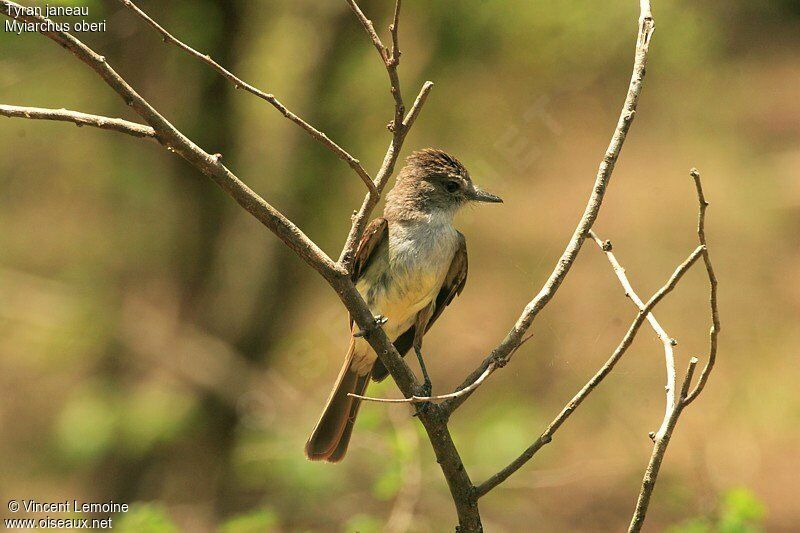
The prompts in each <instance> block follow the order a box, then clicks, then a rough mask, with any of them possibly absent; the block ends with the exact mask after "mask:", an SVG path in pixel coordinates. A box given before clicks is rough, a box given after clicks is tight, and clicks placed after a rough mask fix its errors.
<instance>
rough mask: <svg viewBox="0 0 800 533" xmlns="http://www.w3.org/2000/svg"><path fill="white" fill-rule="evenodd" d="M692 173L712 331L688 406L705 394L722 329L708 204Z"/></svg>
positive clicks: (693, 170)
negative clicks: (708, 233) (708, 235)
mask: <svg viewBox="0 0 800 533" xmlns="http://www.w3.org/2000/svg"><path fill="white" fill-rule="evenodd" d="M690 173H691V176H692V179H693V180H694V184H695V187H696V189H697V200H698V202H699V203H700V209H699V212H698V214H697V237H698V239H699V240H700V244H702V245H703V246H705V247H706V251H705V253H704V254H703V262H704V263H705V265H706V273H707V274H708V283H709V285H710V296H709V306H710V308H711V330H710V331H709V348H708V360H707V361H706V366H705V367H704V368H703V371H702V372H701V373H700V379H698V380H697V385H695V387H694V389H693V390H692V392H691V393H690V394H689V396H688V397H687V398H686V404H687V405H688V404H690V403H692V402H693V401H694V399H695V398H697V396H698V395H699V394H700V393H701V392H703V388H704V387H705V386H706V382H707V381H708V376H709V375H710V374H711V371H712V370H713V369H714V363H715V362H716V360H717V337H718V336H719V331H720V329H721V326H720V321H719V307H718V304H717V276H716V274H714V267H713V266H712V265H711V256H710V255H709V252H708V245H707V243H706V209H707V208H708V202H707V201H706V197H705V195H704V194H703V184H702V183H701V182H700V172H698V171H697V169H696V168H693V169H692V170H691V172H690Z"/></svg>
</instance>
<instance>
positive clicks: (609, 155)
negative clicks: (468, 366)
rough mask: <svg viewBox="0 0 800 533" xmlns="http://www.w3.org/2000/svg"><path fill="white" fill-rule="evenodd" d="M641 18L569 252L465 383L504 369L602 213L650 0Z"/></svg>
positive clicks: (640, 63) (639, 69)
mask: <svg viewBox="0 0 800 533" xmlns="http://www.w3.org/2000/svg"><path fill="white" fill-rule="evenodd" d="M640 10H641V14H640V18H639V31H638V35H637V39H636V53H635V60H634V65H633V73H632V75H631V81H630V85H629V86H628V94H627V97H626V98H625V104H624V105H623V106H622V112H621V113H620V117H619V121H618V122H617V127H616V128H615V130H614V134H613V136H612V138H611V142H610V144H609V146H608V149H607V150H606V153H605V156H604V157H603V160H602V162H601V163H600V167H599V169H598V171H597V176H596V178H595V182H594V187H593V188H592V193H591V195H590V197H589V201H588V203H587V205H586V209H585V211H584V213H583V216H582V217H581V219H580V221H579V222H578V226H577V227H576V228H575V232H574V233H573V235H572V238H571V239H570V241H569V244H568V245H567V248H566V250H564V253H563V254H562V255H561V258H560V259H559V260H558V263H556V266H555V268H554V269H553V272H552V273H551V274H550V277H549V278H548V279H547V281H546V282H545V284H544V286H543V287H542V289H541V290H540V291H539V293H538V294H537V295H536V296H535V297H534V298H533V300H531V301H530V302H529V303H528V305H526V306H525V309H524V310H523V311H522V314H521V315H520V317H519V318H518V319H517V322H516V323H515V324H514V327H512V328H511V331H509V332H508V334H507V335H506V337H505V338H504V339H503V341H502V342H501V343H500V344H499V345H498V346H497V347H496V348H495V349H494V350H492V353H491V354H490V355H489V356H488V357H487V358H485V359H484V360H483V362H482V363H481V364H480V366H479V367H478V368H477V369H475V370H474V371H473V372H472V374H470V375H469V376H467V378H466V379H465V380H464V383H472V382H473V381H475V379H476V378H477V376H479V375H480V374H482V373H483V371H484V370H485V369H486V367H487V366H488V365H489V363H490V362H491V361H497V362H498V363H499V364H500V366H504V365H505V364H506V363H507V362H508V361H509V360H510V358H511V355H512V353H513V351H514V349H515V348H516V347H518V346H519V343H520V341H521V340H522V339H523V337H524V336H525V333H526V332H527V331H528V329H529V328H530V327H531V325H532V324H533V321H534V319H535V318H536V316H537V315H538V314H539V312H540V311H541V310H542V309H544V307H545V306H546V305H547V304H548V303H549V302H550V301H551V300H552V298H553V296H555V294H556V291H558V288H559V287H560V286H561V283H562V282H563V281H564V278H566V276H567V274H568V273H569V270H570V268H572V265H573V264H574V263H575V260H576V259H577V257H578V253H579V252H580V249H581V246H583V241H584V240H585V239H586V236H587V235H588V234H589V230H590V229H592V225H593V224H594V221H595V220H596V219H597V215H598V213H599V212H600V208H601V206H602V204H603V198H604V196H605V192H606V188H607V187H608V184H609V182H610V180H611V175H612V173H613V171H614V165H615V164H616V162H617V159H618V158H619V154H620V151H621V150H622V146H623V144H624V143H625V138H626V137H627V134H628V131H629V130H630V127H631V124H632V123H633V119H634V117H635V115H636V107H637V105H638V103H639V95H640V94H641V92H642V81H643V80H644V76H645V67H646V66H647V53H648V51H649V48H650V38H651V36H652V34H653V30H654V28H655V23H654V21H653V16H652V13H651V11H650V1H649V0H640ZM468 397H469V394H466V395H463V396H459V397H458V398H454V399H452V400H449V401H447V402H445V403H444V404H443V405H442V407H443V408H444V409H445V410H447V411H449V412H453V411H455V410H456V409H457V408H458V407H459V406H460V405H461V404H462V403H463V402H464V401H466V399H467V398H468Z"/></svg>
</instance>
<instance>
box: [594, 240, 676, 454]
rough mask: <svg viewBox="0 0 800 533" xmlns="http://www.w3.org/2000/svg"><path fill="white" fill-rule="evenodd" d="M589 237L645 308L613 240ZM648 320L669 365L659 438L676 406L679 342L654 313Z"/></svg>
mask: <svg viewBox="0 0 800 533" xmlns="http://www.w3.org/2000/svg"><path fill="white" fill-rule="evenodd" d="M589 237H591V238H592V239H594V242H595V243H597V246H598V247H599V248H600V249H601V250H602V251H603V252H605V254H606V257H607V258H608V261H609V263H611V267H612V268H613V269H614V273H615V274H616V275H617V278H618V279H619V281H620V283H621V284H622V288H623V289H625V296H627V297H628V298H630V299H631V301H632V302H633V303H634V304H635V305H636V307H638V308H639V310H642V309H644V302H642V300H641V298H639V296H638V295H637V294H636V291H634V290H633V287H632V286H631V283H630V281H629V280H628V276H627V275H626V274H625V269H624V268H622V265H620V264H619V261H617V258H616V256H615V255H614V252H612V251H611V241H603V240H602V239H600V238H599V237H598V236H597V234H596V233H595V232H594V231H589ZM647 321H648V322H649V323H650V326H651V327H652V328H653V331H655V332H656V335H657V336H658V338H659V340H661V343H662V344H663V345H664V359H665V364H666V367H667V386H666V391H667V392H666V394H667V403H666V410H665V414H664V423H663V424H662V426H661V428H660V429H659V430H658V431H657V432H656V437H655V438H659V437H661V436H663V435H664V432H665V431H666V429H667V419H668V418H669V414H670V413H671V412H672V410H673V409H674V408H675V386H676V385H675V352H674V350H673V347H674V346H675V345H676V344H677V342H676V341H675V339H673V338H672V337H670V336H669V335H667V332H666V331H664V328H662V327H661V324H659V323H658V320H656V317H655V316H654V315H653V313H648V314H647Z"/></svg>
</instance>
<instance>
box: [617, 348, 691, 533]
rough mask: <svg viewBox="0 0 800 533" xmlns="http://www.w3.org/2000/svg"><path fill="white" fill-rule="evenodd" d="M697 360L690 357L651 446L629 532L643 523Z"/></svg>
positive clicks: (638, 529)
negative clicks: (678, 390) (672, 404)
mask: <svg viewBox="0 0 800 533" xmlns="http://www.w3.org/2000/svg"><path fill="white" fill-rule="evenodd" d="M697 362H698V360H697V358H696V357H692V359H691V361H690V362H689V368H688V369H687V370H686V376H685V377H684V378H683V385H682V386H681V394H680V398H679V401H678V402H677V403H676V404H675V407H674V408H673V409H672V411H671V412H670V414H669V417H668V419H667V424H666V431H664V434H663V435H662V436H661V437H658V438H656V443H655V446H653V454H652V455H651V456H650V463H649V464H648V465H647V470H645V473H644V479H643V480H642V489H641V491H640V492H639V498H638V500H637V502H636V510H635V511H634V513H633V518H632V519H631V524H630V526H629V527H628V532H629V533H636V532H638V531H641V529H642V525H643V524H644V519H645V515H646V514H647V508H648V506H649V505H650V497H651V496H652V495H653V489H654V488H655V486H656V480H657V479H658V472H659V470H660V469H661V463H662V462H663V461H664V454H666V452H667V446H669V441H670V438H672V432H673V430H674V429H675V425H676V424H677V423H678V418H679V417H680V415H681V412H682V411H683V408H684V407H686V405H688V404H687V402H686V400H687V397H686V395H687V392H688V391H689V385H690V383H691V382H692V376H694V371H695V367H696V366H697Z"/></svg>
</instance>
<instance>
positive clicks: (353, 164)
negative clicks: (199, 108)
mask: <svg viewBox="0 0 800 533" xmlns="http://www.w3.org/2000/svg"><path fill="white" fill-rule="evenodd" d="M119 2H121V3H122V4H123V5H124V6H125V7H127V8H128V9H130V10H131V11H133V13H135V14H136V16H138V17H139V18H140V19H142V20H143V21H145V22H146V23H147V24H149V25H150V26H152V27H153V29H155V30H156V31H157V32H158V33H159V34H161V37H162V39H163V40H164V42H165V43H171V44H174V45H175V46H177V47H178V48H180V49H181V50H183V51H184V52H186V53H187V54H189V55H191V56H193V57H195V58H197V59H199V60H200V61H202V62H203V63H206V64H207V65H210V66H211V68H213V69H214V70H216V71H217V72H219V73H220V74H221V75H222V76H223V77H225V78H226V79H227V80H228V81H230V82H231V83H233V86H234V87H236V88H237V89H244V90H245V91H247V92H249V93H251V94H254V95H256V96H257V97H259V98H261V99H262V100H265V101H266V102H268V103H269V104H270V105H272V106H273V107H274V108H275V109H277V110H278V111H280V112H281V114H282V115H283V116H285V117H286V118H288V119H289V120H291V121H292V122H294V123H295V124H297V125H298V126H300V127H301V128H303V130H305V132H306V133H308V134H309V135H310V136H311V137H313V138H314V139H316V140H317V141H319V142H320V143H322V145H323V146H325V148H327V149H328V150H330V151H331V152H333V153H334V154H336V155H337V156H338V157H339V158H340V159H341V160H342V161H344V162H345V163H347V164H348V165H349V166H350V168H352V169H353V171H355V173H356V174H358V177H359V178H361V181H363V182H364V184H365V185H366V186H367V188H368V189H369V190H370V191H371V192H373V193H375V192H376V190H375V184H374V183H373V182H372V177H370V175H369V174H368V173H367V171H366V170H364V167H363V166H361V163H360V162H359V160H358V159H356V158H355V157H353V156H352V155H350V153H349V152H347V150H345V149H344V148H342V147H341V146H339V145H338V144H336V143H335V142H334V141H333V140H331V139H330V138H329V137H328V136H327V135H326V134H325V133H323V132H321V131H319V130H318V129H316V128H315V127H314V126H312V125H311V124H309V123H308V122H306V121H304V120H303V119H301V118H300V117H298V116H297V115H295V114H294V113H292V112H291V111H289V109H287V108H286V106H285V105H283V104H282V103H281V102H279V101H278V99H277V98H275V96H274V95H273V94H269V93H265V92H264V91H262V90H260V89H258V88H256V87H254V86H253V85H251V84H249V83H247V82H245V81H244V80H242V79H241V78H239V77H237V76H236V75H235V74H233V73H232V72H231V71H229V70H228V69H226V68H225V67H223V66H222V65H220V64H219V63H217V62H216V61H214V59H212V58H211V56H210V55H208V54H203V53H201V52H198V51H197V50H195V49H194V48H192V47H191V46H189V45H187V44H186V43H184V42H183V41H181V40H179V39H178V38H176V37H175V36H174V35H172V34H171V33H169V32H168V31H167V30H166V29H164V27H163V26H161V25H160V24H159V23H158V22H156V21H155V20H153V19H152V18H151V17H150V16H149V15H148V14H147V13H145V12H144V11H142V9H141V8H139V6H137V5H136V4H134V3H133V2H132V1H131V0H119Z"/></svg>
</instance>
